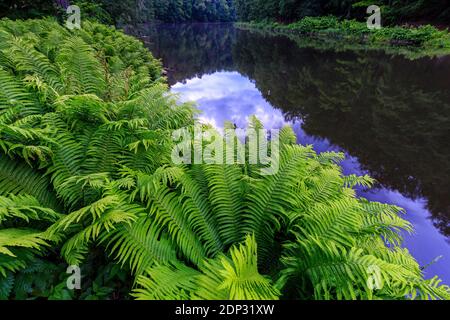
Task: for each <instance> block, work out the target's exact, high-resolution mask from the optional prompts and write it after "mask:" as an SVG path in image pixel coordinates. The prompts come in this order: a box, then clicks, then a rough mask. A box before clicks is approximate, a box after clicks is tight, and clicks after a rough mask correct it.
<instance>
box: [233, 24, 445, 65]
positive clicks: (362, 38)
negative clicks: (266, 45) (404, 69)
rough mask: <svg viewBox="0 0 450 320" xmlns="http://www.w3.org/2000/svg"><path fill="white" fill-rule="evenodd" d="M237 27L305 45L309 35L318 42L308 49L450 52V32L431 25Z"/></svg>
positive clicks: (417, 54)
mask: <svg viewBox="0 0 450 320" xmlns="http://www.w3.org/2000/svg"><path fill="white" fill-rule="evenodd" d="M236 26H237V27H238V28H240V29H247V30H255V31H258V30H260V31H265V32H271V33H275V34H283V35H288V36H290V37H293V39H294V40H296V41H299V42H302V41H301V37H305V36H307V37H311V38H313V39H314V40H316V41H315V42H314V41H313V42H309V41H304V42H305V43H304V45H303V46H308V42H309V46H317V47H321V46H323V44H322V45H321V44H320V43H321V42H326V43H327V44H326V47H327V48H332V47H333V48H337V49H339V47H342V46H345V47H346V48H348V47H349V46H350V47H351V48H354V49H364V48H377V49H380V48H381V49H383V48H386V47H388V48H389V47H394V48H396V47H406V50H403V51H400V52H402V53H407V54H408V53H409V55H410V56H411V57H419V56H423V55H441V54H442V55H443V54H449V53H450V33H449V32H448V31H447V30H438V29H436V28H435V27H433V26H430V25H426V26H420V27H399V26H394V27H383V28H381V29H369V28H368V27H367V25H366V23H363V22H358V21H356V20H340V19H338V18H337V17H333V16H326V17H318V18H314V17H306V18H303V19H302V20H300V21H297V22H295V23H291V24H281V23H277V22H269V21H264V22H239V23H236ZM296 38H297V39H296ZM339 42H341V44H339ZM391 50H392V49H391ZM394 50H395V49H394Z"/></svg>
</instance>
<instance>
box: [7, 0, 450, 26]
mask: <svg viewBox="0 0 450 320" xmlns="http://www.w3.org/2000/svg"><path fill="white" fill-rule="evenodd" d="M58 3H62V4H65V5H68V4H77V5H79V6H80V7H81V8H83V9H84V11H85V14H87V15H89V16H91V17H95V18H97V19H100V20H103V22H109V23H140V22H148V21H162V22H189V21H197V22H227V21H235V20H239V21H262V20H268V21H278V22H284V23H287V22H294V21H298V20H300V19H302V18H304V17H306V16H309V17H311V16H312V17H317V16H325V15H334V16H337V17H340V18H346V19H364V18H365V17H366V16H367V15H366V9H367V7H368V6H369V5H378V6H380V7H381V9H382V12H383V21H385V22H387V23H389V24H391V25H400V24H404V23H412V24H414V23H419V24H423V23H433V24H442V25H446V24H448V22H449V21H450V0H376V1H367V0H336V1H328V0H124V1H114V0H99V1H93V0H74V1H68V0H62V1H54V0H20V1H15V0H4V1H1V2H0V17H2V16H9V17H12V18H27V17H31V18H33V17H34V18H35V17H40V16H45V15H55V14H57V13H58V10H59V9H58Z"/></svg>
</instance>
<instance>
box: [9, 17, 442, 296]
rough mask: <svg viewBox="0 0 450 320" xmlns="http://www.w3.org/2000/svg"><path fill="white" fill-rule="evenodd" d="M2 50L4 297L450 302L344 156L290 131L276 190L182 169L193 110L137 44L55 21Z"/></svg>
mask: <svg viewBox="0 0 450 320" xmlns="http://www.w3.org/2000/svg"><path fill="white" fill-rule="evenodd" d="M0 39H1V42H0V66H1V68H0V147H1V151H0V295H1V297H2V298H8V297H9V298H16V299H24V298H36V297H48V298H52V299H69V298H79V299H105V298H124V297H127V294H128V293H129V292H130V290H131V289H132V288H133V291H132V296H133V297H135V298H138V299H197V298H200V299H278V298H296V299H405V298H423V299H429V298H438V299H448V298H450V288H448V287H447V286H441V285H440V284H439V280H438V279H437V278H434V279H432V280H424V279H423V274H422V270H421V268H420V266H419V265H418V264H417V262H416V261H415V260H414V258H413V257H412V256H411V255H410V254H409V253H408V251H407V250H406V249H402V248H401V235H400V231H401V230H405V231H411V226H410V224H409V223H408V222H406V221H405V220H403V219H402V218H401V217H400V216H399V213H401V212H402V210H401V209H400V208H398V207H395V206H390V205H385V204H380V203H375V202H368V201H367V200H365V199H362V198H358V197H357V196H356V195H355V191H354V187H355V186H356V185H361V186H364V187H370V186H371V185H372V183H373V181H372V179H371V178H369V177H367V176H365V177H357V176H344V175H343V174H342V173H341V169H340V167H339V165H338V162H339V161H340V160H342V155H341V154H335V153H323V154H316V153H315V152H314V151H313V150H312V148H311V147H303V146H299V145H296V144H295V142H296V138H295V135H293V132H292V130H291V129H290V128H289V127H286V128H284V129H283V130H282V132H281V137H280V139H281V152H280V157H279V159H278V160H277V161H278V163H279V166H280V170H279V171H278V172H277V173H276V174H275V175H272V176H262V175H261V173H260V170H259V169H260V167H259V166H257V165H249V164H246V165H207V164H203V165H189V166H174V165H173V164H171V161H170V153H171V150H172V147H173V142H172V141H171V133H172V131H173V130H174V129H177V128H180V127H186V126H191V125H193V124H194V120H193V119H194V117H193V116H194V114H195V113H196V111H195V109H194V108H193V107H192V106H190V105H187V104H179V103H177V102H176V100H175V99H174V98H173V97H172V96H170V95H169V94H168V93H167V92H166V87H165V85H164V84H162V83H161V81H160V77H159V73H160V65H159V63H158V62H157V61H155V60H154V59H153V58H152V56H151V55H150V54H149V53H148V52H147V51H146V50H145V49H144V47H143V46H142V44H141V43H139V42H137V41H135V40H133V39H132V38H130V37H127V36H125V35H123V34H122V33H118V32H116V31H114V30H113V29H109V28H107V27H104V26H102V25H99V24H95V23H84V25H83V29H82V30H78V31H76V32H75V33H71V32H69V31H68V30H65V29H64V28H63V27H60V26H59V25H58V24H57V23H56V22H54V21H51V20H47V21H42V20H30V21H26V22H22V21H17V22H12V21H9V20H3V21H1V22H0ZM251 126H252V127H254V128H260V127H261V125H260V123H259V122H258V121H257V120H256V119H253V120H252V121H251ZM236 142H237V141H236ZM66 263H67V264H71V265H80V266H82V272H83V275H84V278H83V290H82V291H81V292H73V291H69V290H67V289H66V287H65V277H64V271H65V266H66ZM373 267H376V268H378V269H379V275H380V279H379V280H380V281H378V282H379V284H380V285H381V287H380V288H379V289H377V290H372V288H371V287H370V286H369V284H368V281H367V280H368V276H369V274H368V270H371V269H373Z"/></svg>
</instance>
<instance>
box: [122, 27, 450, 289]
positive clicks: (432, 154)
mask: <svg viewBox="0 0 450 320" xmlns="http://www.w3.org/2000/svg"><path fill="white" fill-rule="evenodd" d="M129 32H131V33H133V34H134V35H138V36H140V37H141V38H142V39H143V40H144V41H145V42H146V44H147V46H148V48H149V49H150V50H151V51H152V53H153V54H154V55H155V56H156V57H158V58H160V59H162V61H163V64H164V67H165V68H166V70H167V72H168V74H167V76H168V79H169V84H170V86H171V90H172V92H174V93H177V94H179V95H180V98H181V100H183V101H196V102H197V106H198V108H199V109H200V110H202V111H203V113H202V114H201V115H200V116H199V118H200V119H201V120H202V121H203V122H207V123H210V124H212V125H214V126H216V127H217V128H221V127H222V126H223V124H224V122H225V121H227V120H228V121H232V122H234V123H235V124H236V125H237V127H239V128H245V127H246V123H247V120H248V118H249V117H250V116H252V115H256V116H257V117H258V118H259V119H260V120H261V121H262V122H263V124H264V125H265V127H266V128H267V129H272V128H273V129H276V128H281V127H282V126H284V125H286V124H289V125H292V126H293V128H294V130H295V132H296V134H297V136H298V143H301V144H312V145H313V146H314V148H315V150H316V151H318V152H323V151H340V152H344V153H345V154H346V155H347V159H346V160H345V161H344V162H343V163H342V167H343V171H344V173H345V174H351V173H355V174H361V175H362V174H369V175H371V176H372V177H373V178H375V179H376V180H377V181H378V183H377V185H376V187H375V188H374V189H372V190H370V191H367V190H358V193H359V195H361V196H363V197H365V198H367V199H369V200H372V201H379V202H383V203H389V204H395V205H398V206H400V207H403V208H405V209H406V212H407V214H406V216H405V218H406V219H407V220H409V221H410V222H411V223H412V224H413V225H414V228H415V233H414V234H412V235H405V242H404V246H405V247H407V248H408V249H409V250H410V252H411V253H412V254H413V256H415V257H416V259H417V260H418V261H419V263H420V264H421V265H422V266H426V265H428V264H429V263H430V262H432V261H434V260H435V259H436V258H438V257H441V256H442V257H441V258H440V259H438V261H437V262H435V263H433V264H432V265H431V266H429V267H427V268H426V269H425V273H426V276H427V277H432V276H434V275H439V276H440V277H441V278H442V279H443V280H444V283H446V284H450V241H449V239H450V183H449V181H450V143H449V137H450V57H444V58H434V59H432V58H422V59H417V60H411V59H408V58H407V57H404V56H400V55H392V54H386V53H384V52H381V51H373V50H372V51H361V50H360V51H350V50H329V49H327V48H326V46H323V47H322V48H320V47H313V48H311V47H308V46H305V43H308V41H305V40H303V41H294V40H291V39H288V38H286V37H283V36H269V35H261V34H256V33H251V32H248V31H240V30H236V29H235V28H234V27H233V26H232V25H224V24H188V25H158V26H155V25H146V26H142V27H140V28H139V29H133V30H131V31H130V30H129Z"/></svg>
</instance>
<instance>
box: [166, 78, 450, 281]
mask: <svg viewBox="0 0 450 320" xmlns="http://www.w3.org/2000/svg"><path fill="white" fill-rule="evenodd" d="M172 92H174V93H177V94H179V95H180V98H181V100H182V101H196V102H197V107H198V108H199V109H200V110H201V111H202V114H201V115H200V116H199V119H200V120H201V121H202V122H204V123H209V124H211V125H213V126H214V127H216V128H218V129H222V128H223V124H224V122H225V121H232V122H234V123H235V124H236V125H237V127H238V128H245V127H246V126H247V123H248V119H249V117H251V116H252V115H256V116H257V117H258V119H259V120H261V122H262V123H263V124H264V126H265V128H267V129H279V128H281V127H283V126H284V125H286V124H290V125H292V126H293V128H294V131H295V132H296V135H297V138H298V143H300V144H304V145H307V144H312V145H313V146H314V149H315V150H316V151H317V152H324V151H341V152H345V150H342V149H340V148H339V147H337V146H335V145H332V144H331V143H330V142H329V141H328V139H325V138H317V137H313V136H310V135H308V134H306V133H305V131H304V130H303V129H302V123H301V122H299V121H297V122H291V121H286V120H285V117H284V116H283V113H282V112H281V111H280V110H279V109H276V108H274V107H273V106H272V105H271V104H270V103H269V102H268V101H266V100H265V99H264V97H263V95H262V94H261V92H260V91H259V90H258V89H257V88H256V86H255V84H254V83H253V82H252V81H251V80H250V79H249V78H247V77H245V76H243V75H241V74H240V73H239V72H236V71H234V72H225V71H223V72H215V73H212V74H209V75H203V76H201V77H194V78H192V79H189V80H185V81H183V82H178V83H176V84H174V85H173V86H172ZM267 94H269V95H270V92H268V93H267ZM345 153H346V155H347V157H346V159H345V160H344V161H343V162H342V163H341V166H342V168H343V172H344V174H352V173H354V174H366V173H368V172H366V171H364V170H362V169H361V166H360V163H359V161H358V159H357V158H355V157H352V156H351V155H349V154H348V153H347V152H345ZM358 194H359V195H360V196H363V197H365V198H367V199H369V200H372V201H379V202H382V203H389V204H394V205H398V206H400V207H402V208H404V209H406V212H407V215H406V216H405V218H406V219H407V220H409V221H410V222H411V223H413V225H414V228H415V233H414V234H413V235H405V242H404V245H405V246H406V247H407V248H408V249H409V250H410V252H411V253H412V254H413V255H414V256H415V257H416V259H417V260H418V261H419V263H420V264H421V265H427V264H429V263H430V262H432V261H433V260H434V259H435V258H437V257H438V256H441V255H443V256H444V257H443V258H442V259H441V260H439V261H438V262H437V263H435V264H433V265H431V266H430V267H429V268H427V269H426V275H427V276H428V277H431V276H434V275H439V276H440V277H441V278H442V279H443V281H444V282H445V283H447V284H450V270H449V269H448V265H449V262H450V244H449V243H448V241H447V238H446V237H445V236H444V235H442V234H441V233H439V231H438V230H437V229H436V228H435V227H434V226H433V223H432V221H431V220H430V216H431V214H430V212H429V211H428V210H427V209H426V208H427V201H426V200H425V199H411V198H408V197H405V196H403V195H402V194H401V193H400V192H398V191H396V190H389V189H387V188H383V187H379V188H375V189H372V190H369V191H365V190H358Z"/></svg>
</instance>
